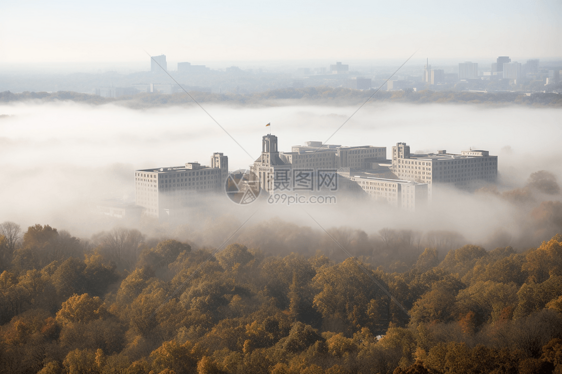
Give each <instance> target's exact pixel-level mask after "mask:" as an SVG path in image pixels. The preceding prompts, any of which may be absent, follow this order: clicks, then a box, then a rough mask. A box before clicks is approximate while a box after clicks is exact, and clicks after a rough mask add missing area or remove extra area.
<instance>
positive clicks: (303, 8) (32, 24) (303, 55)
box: [0, 0, 562, 64]
mask: <svg viewBox="0 0 562 374" xmlns="http://www.w3.org/2000/svg"><path fill="white" fill-rule="evenodd" d="M561 20H562V1H560V0H552V1H546V0H545V1H541V0H527V1H519V0H515V1H514V0H510V1H494V0H487V1H480V0H473V1H454V0H448V1H436V0H433V1H427V0H426V1H418V0H416V1H389V0H385V1H374V0H370V1H368V0H367V1H362V0H348V1H331V0H322V1H316V0H298V1H296V0H283V1H267V0H261V1H252V0H236V1H232V0H230V1H185V0H184V1H178V0H158V1H156V0H153V1H142V0H135V1H120V0H112V1H109V0H96V1H83V0H72V1H64V0H49V1H44V0H41V1H36V0H28V1H26V0H0V63H9V64H13V63H53V62H67V63H80V62H129V61H131V62H132V61H145V60H146V59H147V56H146V54H145V52H144V50H146V51H148V52H149V53H150V54H152V55H158V54H166V55H167V57H168V60H169V61H224V60H229V61H235V60H245V61H271V60H307V59H334V60H335V59H338V61H339V60H342V59H344V60H345V59H348V60H349V59H366V60H372V59H402V58H407V57H408V56H409V55H410V54H412V53H413V52H414V51H418V54H417V55H418V56H424V57H425V56H429V57H430V58H453V59H454V58H458V59H464V58H473V59H479V58H486V59H495V58H496V57H497V56H498V55H508V56H514V57H521V58H522V57H528V58H532V57H535V58H558V57H561V56H562V41H561V35H562V22H561Z"/></svg>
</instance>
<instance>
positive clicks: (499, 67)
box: [492, 56, 511, 73]
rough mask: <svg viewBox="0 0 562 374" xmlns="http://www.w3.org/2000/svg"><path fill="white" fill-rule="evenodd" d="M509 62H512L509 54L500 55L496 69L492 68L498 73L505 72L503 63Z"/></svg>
mask: <svg viewBox="0 0 562 374" xmlns="http://www.w3.org/2000/svg"><path fill="white" fill-rule="evenodd" d="M509 62H511V59H510V58H509V57H508V56H500V57H498V58H497V60H496V65H495V70H493V68H492V71H495V72H497V73H501V72H503V64H507V63H509Z"/></svg>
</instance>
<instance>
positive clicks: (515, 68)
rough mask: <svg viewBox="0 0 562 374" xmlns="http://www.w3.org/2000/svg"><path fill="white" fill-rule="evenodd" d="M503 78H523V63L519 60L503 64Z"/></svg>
mask: <svg viewBox="0 0 562 374" xmlns="http://www.w3.org/2000/svg"><path fill="white" fill-rule="evenodd" d="M503 78H504V79H510V80H517V79H520V78H521V64H520V63H519V62H517V61H514V62H506V63H504V64H503Z"/></svg>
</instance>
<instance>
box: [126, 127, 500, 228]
mask: <svg viewBox="0 0 562 374" xmlns="http://www.w3.org/2000/svg"><path fill="white" fill-rule="evenodd" d="M250 169H251V171H252V172H253V176H254V178H257V179H258V180H259V186H260V189H261V190H262V191H265V192H267V193H270V194H273V193H277V192H280V191H279V186H280V185H281V183H280V182H281V180H280V178H287V177H289V175H291V174H294V172H301V171H307V172H310V175H314V178H316V177H318V179H320V172H327V171H331V172H332V173H335V174H337V176H338V177H340V179H341V178H343V179H342V181H344V182H345V183H346V184H347V185H348V186H353V189H354V190H355V191H358V190H357V186H358V187H360V188H361V189H362V190H363V191H364V192H365V193H366V194H367V195H368V196H369V197H371V198H372V199H374V200H378V201H384V202H386V203H388V204H390V205H392V206H395V207H398V208H402V209H407V210H415V209H417V208H419V207H422V206H424V205H426V204H427V202H428V200H430V197H431V194H432V193H434V192H433V191H434V186H435V185H438V184H442V185H450V186H454V187H457V188H464V189H472V188H475V187H478V186H480V185H483V184H489V183H495V181H496V178H497V175H498V157H497V156H490V155H489V152H488V151H484V150H469V151H462V152H461V153H460V154H452V153H447V152H446V151H437V153H427V154H413V153H410V147H409V146H408V145H407V144H406V143H397V144H396V146H393V147H392V155H391V159H390V160H388V159H387V158H386V147H373V146H368V145H365V146H357V147H345V146H341V145H330V144H322V142H317V141H310V142H307V143H305V145H297V146H293V147H292V148H291V152H280V151H279V148H278V139H277V136H275V135H271V134H268V135H265V136H264V137H263V138H262V153H261V155H260V157H259V158H258V159H257V160H256V161H255V162H254V163H253V164H252V165H251V167H250ZM227 176H228V157H227V156H224V155H223V154H222V153H214V154H213V156H212V157H211V166H203V165H200V164H199V163H197V162H189V163H187V164H185V166H176V167H163V168H154V169H143V170H137V171H135V190H136V205H138V206H140V207H142V208H143V209H144V214H145V215H149V216H152V217H156V218H158V217H162V216H167V215H169V214H170V211H171V210H173V209H178V208H182V207H186V206H189V204H190V203H191V202H193V201H197V194H199V193H208V192H223V191H224V188H225V187H224V186H225V181H226V178H227ZM313 183H318V180H316V181H313ZM316 186H318V184H316ZM310 191H312V189H311V190H310Z"/></svg>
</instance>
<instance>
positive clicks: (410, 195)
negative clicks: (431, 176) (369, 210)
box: [350, 174, 428, 211]
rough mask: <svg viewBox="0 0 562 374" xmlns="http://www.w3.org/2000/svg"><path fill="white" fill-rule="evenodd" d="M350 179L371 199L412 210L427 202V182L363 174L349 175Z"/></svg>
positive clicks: (423, 205)
mask: <svg viewBox="0 0 562 374" xmlns="http://www.w3.org/2000/svg"><path fill="white" fill-rule="evenodd" d="M350 180H351V181H353V182H355V183H357V184H358V185H359V187H361V189H362V190H363V191H365V192H366V193H367V194H368V195H369V196H370V197H371V198H372V199H374V200H377V201H386V202H387V203H388V204H390V205H391V206H394V207H397V208H401V209H405V210H410V211H414V210H416V208H421V207H425V206H426V205H427V202H428V185H427V183H418V182H413V181H407V180H400V179H386V178H376V177H371V176H367V175H364V174H363V175H362V174H360V175H354V176H351V177H350Z"/></svg>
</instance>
